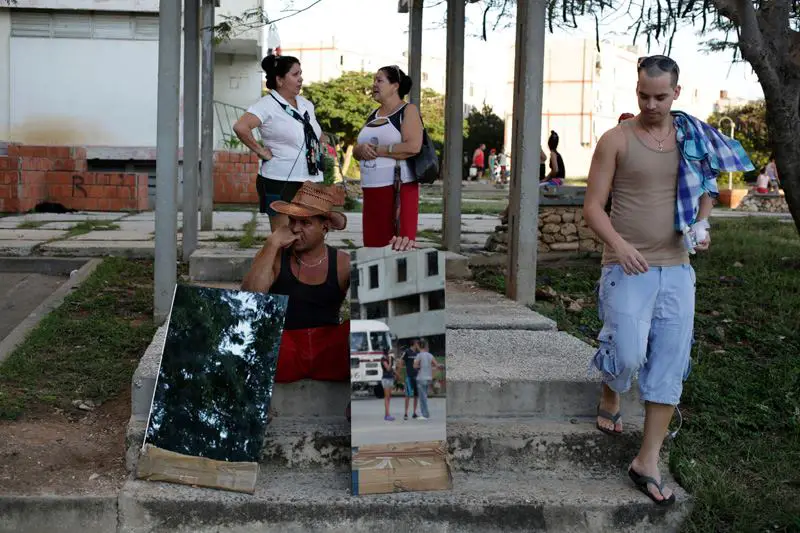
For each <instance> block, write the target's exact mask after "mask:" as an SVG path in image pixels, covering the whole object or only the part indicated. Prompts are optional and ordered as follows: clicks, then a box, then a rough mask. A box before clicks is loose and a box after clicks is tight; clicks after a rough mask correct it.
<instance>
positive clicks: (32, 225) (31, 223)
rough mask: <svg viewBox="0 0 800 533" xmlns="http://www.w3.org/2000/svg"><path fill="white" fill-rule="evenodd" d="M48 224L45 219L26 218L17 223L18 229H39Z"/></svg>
mask: <svg viewBox="0 0 800 533" xmlns="http://www.w3.org/2000/svg"><path fill="white" fill-rule="evenodd" d="M45 224H47V222H46V221H44V220H25V221H23V222H20V223H19V224H17V229H38V228H41V227H42V226H44V225H45Z"/></svg>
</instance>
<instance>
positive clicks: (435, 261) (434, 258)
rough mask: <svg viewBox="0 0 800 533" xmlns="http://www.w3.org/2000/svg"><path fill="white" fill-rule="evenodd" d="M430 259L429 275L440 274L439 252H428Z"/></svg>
mask: <svg viewBox="0 0 800 533" xmlns="http://www.w3.org/2000/svg"><path fill="white" fill-rule="evenodd" d="M426 255H427V259H428V277H433V276H438V275H439V252H437V251H434V252H428V253H427V254H426Z"/></svg>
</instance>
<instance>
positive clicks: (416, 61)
mask: <svg viewBox="0 0 800 533" xmlns="http://www.w3.org/2000/svg"><path fill="white" fill-rule="evenodd" d="M408 75H409V76H410V77H411V81H413V82H414V84H413V85H412V86H411V95H410V98H411V103H412V104H416V105H417V106H419V104H420V101H421V100H420V92H421V90H422V0H412V1H411V7H410V9H409V10H408Z"/></svg>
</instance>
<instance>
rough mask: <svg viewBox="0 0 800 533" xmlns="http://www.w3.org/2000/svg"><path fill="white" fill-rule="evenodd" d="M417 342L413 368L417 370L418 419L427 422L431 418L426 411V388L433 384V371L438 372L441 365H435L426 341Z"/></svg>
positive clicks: (434, 359)
mask: <svg viewBox="0 0 800 533" xmlns="http://www.w3.org/2000/svg"><path fill="white" fill-rule="evenodd" d="M418 342H419V350H420V351H419V353H418V354H417V357H416V359H414V368H415V369H417V393H418V394H419V407H420V411H422V416H420V417H419V419H420V420H427V419H429V418H430V417H431V414H430V411H428V387H430V385H431V383H432V382H433V371H434V369H436V370H439V369H441V368H442V365H440V364H439V363H437V362H436V358H434V357H433V354H432V353H431V352H429V351H428V350H429V349H430V346H429V345H428V341H427V340H426V339H420V340H419V341H418Z"/></svg>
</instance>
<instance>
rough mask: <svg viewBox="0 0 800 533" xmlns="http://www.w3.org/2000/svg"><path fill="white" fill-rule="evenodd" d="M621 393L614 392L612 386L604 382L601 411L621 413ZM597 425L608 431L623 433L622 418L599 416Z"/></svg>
mask: <svg viewBox="0 0 800 533" xmlns="http://www.w3.org/2000/svg"><path fill="white" fill-rule="evenodd" d="M619 403H620V401H619V393H617V392H614V391H613V390H611V388H610V387H609V386H608V385H606V384H605V383H603V392H602V394H600V407H599V409H600V411H605V412H607V413H611V414H617V413H619ZM597 425H598V426H600V427H601V428H603V429H605V430H606V431H613V432H614V433H622V420H617V421H616V423H614V421H613V420H611V419H609V418H606V417H604V416H598V417H597Z"/></svg>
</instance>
